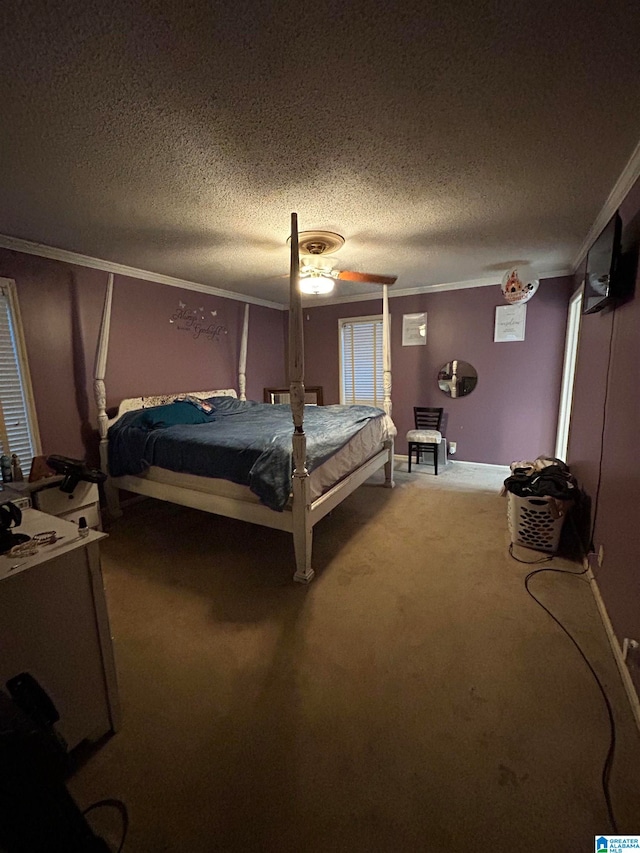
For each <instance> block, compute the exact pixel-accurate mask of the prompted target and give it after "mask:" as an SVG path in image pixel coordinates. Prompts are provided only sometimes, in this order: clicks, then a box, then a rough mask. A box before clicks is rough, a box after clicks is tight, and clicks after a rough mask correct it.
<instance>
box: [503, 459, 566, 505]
mask: <svg viewBox="0 0 640 853" xmlns="http://www.w3.org/2000/svg"><path fill="white" fill-rule="evenodd" d="M510 468H511V474H510V476H509V477H507V479H506V480H505V481H504V486H503V489H502V494H503V495H506V494H507V492H511V493H512V494H514V495H518V496H519V497H521V498H527V497H536V498H547V499H548V500H549V502H550V504H551V507H550V508H551V513H552V516H553V517H554V518H561V517H562V516H563V515H564V514H565V513H566V512H567V510H568V509H569V506H570V505H571V504H572V503H573V502H574V501H575V500H577V498H578V496H579V488H578V482H577V480H576V478H575V477H574V476H573V474H572V473H571V471H570V470H569V466H568V465H567V464H566V463H565V462H563V461H562V460H561V459H555V458H553V457H549V456H538V458H537V459H534V461H533V462H512V463H511V465H510Z"/></svg>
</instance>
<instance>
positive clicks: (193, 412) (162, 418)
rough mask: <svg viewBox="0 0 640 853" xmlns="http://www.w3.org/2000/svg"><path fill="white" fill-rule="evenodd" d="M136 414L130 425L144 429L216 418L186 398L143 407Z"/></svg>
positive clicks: (194, 422) (201, 421) (205, 421)
mask: <svg viewBox="0 0 640 853" xmlns="http://www.w3.org/2000/svg"><path fill="white" fill-rule="evenodd" d="M135 415H136V417H135V418H134V419H133V420H132V422H130V423H129V424H128V426H139V427H142V428H143V429H161V428H162V427H170V426H176V425H177V424H206V423H209V422H210V421H213V420H215V418H213V417H212V416H211V415H207V414H205V412H203V411H202V409H199V408H198V407H196V406H194V405H192V404H191V403H188V402H186V400H174V402H173V403H167V405H166V406H152V407H151V408H150V409H141V410H140V411H138V412H136V413H135Z"/></svg>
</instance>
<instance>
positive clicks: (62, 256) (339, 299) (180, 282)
mask: <svg viewBox="0 0 640 853" xmlns="http://www.w3.org/2000/svg"><path fill="white" fill-rule="evenodd" d="M638 151H639V152H640V146H638ZM639 163H640V157H639ZM606 221H608V220H606ZM598 233H600V232H598ZM0 249H10V250H11V251H14V252H22V253H23V254H26V255H37V256H38V257H41V258H49V259H51V260H54V261H63V262H65V263H68V264H75V265H76V266H80V267H88V268H89V269H94V270H101V271H103V272H111V273H114V274H115V275H125V276H128V277H129V278H137V279H141V280H142V281H153V282H155V283H156V284H166V285H168V286H169V287H180V288H182V289H183V290H195V291H197V292H199V293H207V294H209V295H210V296H221V297H223V298H224V299H234V300H236V301H237V302H245V303H246V302H248V303H249V304H250V305H261V306H263V307H264V308H275V309H276V310H278V311H288V310H289V305H288V304H284V303H281V302H271V301H269V300H267V299H260V298H258V297H257V296H248V295H246V294H243V293H235V292H233V291H231V290H222V289H221V288H219V287H213V286H211V285H208V284H201V283H199V282H195V281H187V280H186V279H182V278H174V277H173V276H169V275H162V274H161V273H156V272H151V270H141V269H138V268H136V267H129V266H126V265H125V264H118V263H115V262H114V261H105V260H102V259H100V258H92V257H90V256H89V255H81V254H79V253H78V252H71V251H69V250H67V249H58V248H56V247H55V246H47V245H46V244H44V243H34V242H32V241H30V240H22V239H21V238H19V237H10V236H8V235H6V234H0ZM573 272H574V269H560V270H552V271H549V272H546V273H544V274H542V275H539V276H538V278H540V279H543V278H556V277H558V276H563V275H572V274H573ZM496 285H500V279H498V278H475V279H468V280H467V281H452V282H443V283H441V284H425V285H420V286H418V287H405V288H394V287H389V298H390V299H394V298H397V297H399V296H416V295H420V294H424V293H441V292H444V291H447V290H466V289H469V288H473V287H491V286H496ZM379 298H382V289H380V293H379V295H378V294H375V293H361V294H354V295H352V296H336V297H334V298H333V299H331V298H329V299H327V298H325V297H306V298H303V300H302V304H303V306H304V307H305V308H314V307H315V308H317V307H319V306H322V305H341V304H345V303H348V302H370V301H372V300H374V299H379Z"/></svg>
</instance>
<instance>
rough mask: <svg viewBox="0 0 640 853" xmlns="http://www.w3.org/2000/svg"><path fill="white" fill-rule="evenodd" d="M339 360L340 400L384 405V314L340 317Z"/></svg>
mask: <svg viewBox="0 0 640 853" xmlns="http://www.w3.org/2000/svg"><path fill="white" fill-rule="evenodd" d="M340 361H341V365H340V369H341V376H342V383H341V398H342V399H341V402H342V403H343V404H345V405H358V406H379V407H382V404H383V401H384V385H383V375H384V364H383V352H382V317H354V318H352V319H349V320H340Z"/></svg>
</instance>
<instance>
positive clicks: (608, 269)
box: [582, 213, 625, 314]
mask: <svg viewBox="0 0 640 853" xmlns="http://www.w3.org/2000/svg"><path fill="white" fill-rule="evenodd" d="M621 237H622V220H621V219H620V214H619V213H616V214H615V215H614V216H612V217H611V219H610V220H609V222H608V223H607V224H606V226H605V227H604V229H603V230H602V233H601V234H600V236H599V237H598V239H597V240H596V241H595V243H594V244H593V246H592V247H591V248H590V249H589V254H588V255H587V268H586V271H585V277H584V299H583V301H582V313H583V314H594V313H595V312H596V311H602V309H603V308H604V307H605V306H607V305H611V304H612V303H613V302H615V301H616V300H617V299H619V298H620V297H621V296H623V295H624V294H623V290H624V286H625V283H624V281H623V280H622V277H621V264H620V259H621Z"/></svg>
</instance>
